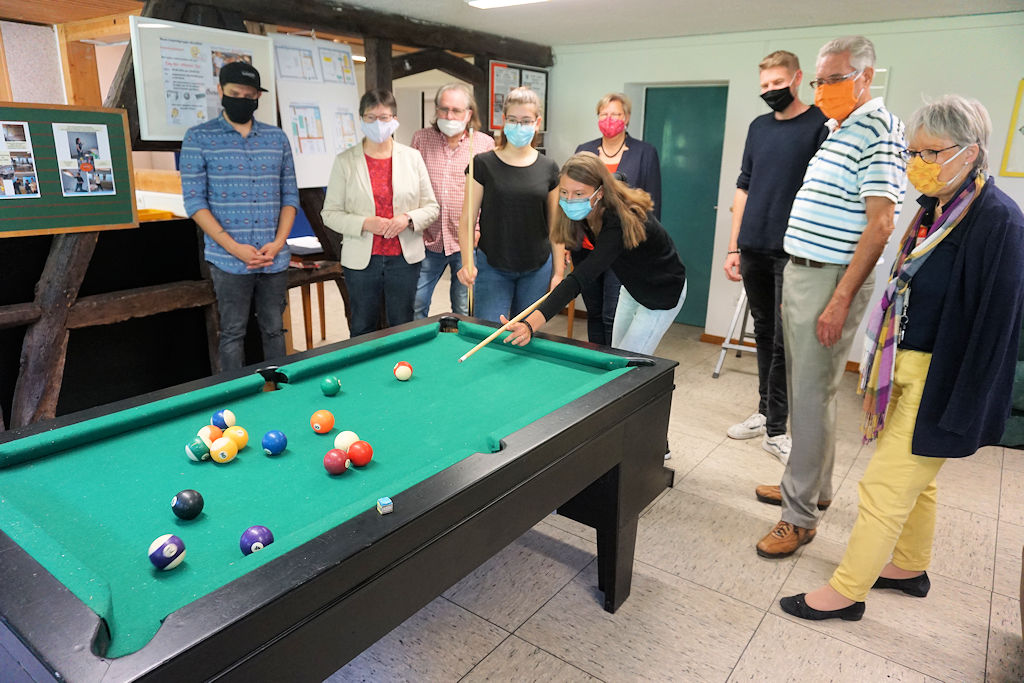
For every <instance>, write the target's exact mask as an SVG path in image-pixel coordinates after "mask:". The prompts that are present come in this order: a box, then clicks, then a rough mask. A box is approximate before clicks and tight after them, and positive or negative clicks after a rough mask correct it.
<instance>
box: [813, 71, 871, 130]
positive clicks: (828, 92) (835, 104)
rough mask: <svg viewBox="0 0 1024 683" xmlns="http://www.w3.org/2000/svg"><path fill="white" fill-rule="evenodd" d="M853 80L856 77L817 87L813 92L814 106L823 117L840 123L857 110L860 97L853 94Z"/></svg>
mask: <svg viewBox="0 0 1024 683" xmlns="http://www.w3.org/2000/svg"><path fill="white" fill-rule="evenodd" d="M855 80H857V78H856V77H854V78H851V79H848V80H845V81H841V82H839V83H828V84H822V85H819V86H818V87H817V88H815V90H814V104H816V105H818V109H820V110H821V111H822V113H823V114H825V116H827V117H829V118H830V119H835V120H836V121H838V122H839V123H842V122H843V121H845V120H846V117H847V116H849V115H850V114H851V113H852V112H853V110H854V109H856V108H857V100H858V99H859V97H860V95H855V94H854V93H853V82H854V81H855ZM862 92H863V91H862Z"/></svg>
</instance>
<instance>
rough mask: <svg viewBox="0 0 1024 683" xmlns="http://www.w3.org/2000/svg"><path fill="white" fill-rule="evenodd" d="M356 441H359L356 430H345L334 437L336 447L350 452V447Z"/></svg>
mask: <svg viewBox="0 0 1024 683" xmlns="http://www.w3.org/2000/svg"><path fill="white" fill-rule="evenodd" d="M356 441H359V436H358V435H357V434H356V433H355V432H350V431H344V432H341V433H340V434H338V435H337V436H336V437H334V447H335V448H340V449H341V450H343V451H345V452H346V453H348V447H349V446H351V445H352V444H354V443H355V442H356Z"/></svg>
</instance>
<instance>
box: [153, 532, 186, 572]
mask: <svg viewBox="0 0 1024 683" xmlns="http://www.w3.org/2000/svg"><path fill="white" fill-rule="evenodd" d="M184 559H185V542H184V541H182V540H181V539H180V538H178V537H177V536H175V535H174V534H164V535H163V536H161V537H160V538H158V539H156V540H155V541H153V542H152V543H150V544H149V561H150V562H152V563H153V566H154V567H156V568H157V569H161V570H164V571H167V570H170V569H174V568H175V567H177V566H178V565H179V564H181V561H182V560H184Z"/></svg>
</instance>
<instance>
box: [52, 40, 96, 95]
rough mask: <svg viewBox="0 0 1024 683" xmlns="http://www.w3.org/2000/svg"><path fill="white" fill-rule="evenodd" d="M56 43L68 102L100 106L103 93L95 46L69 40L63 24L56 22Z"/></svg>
mask: <svg viewBox="0 0 1024 683" xmlns="http://www.w3.org/2000/svg"><path fill="white" fill-rule="evenodd" d="M57 43H58V45H59V46H60V61H61V66H62V68H63V70H64V89H65V91H66V92H67V99H68V104H73V105H78V106H88V107H98V106H100V105H101V104H102V102H103V95H101V94H100V75H99V71H98V70H97V69H96V48H95V47H93V46H92V45H90V44H88V43H82V42H80V41H77V40H69V39H68V31H67V29H66V28H65V26H64V25H63V24H57Z"/></svg>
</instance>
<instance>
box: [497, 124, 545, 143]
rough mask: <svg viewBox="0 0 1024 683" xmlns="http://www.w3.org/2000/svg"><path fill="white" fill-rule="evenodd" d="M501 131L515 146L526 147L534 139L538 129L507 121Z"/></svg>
mask: <svg viewBox="0 0 1024 683" xmlns="http://www.w3.org/2000/svg"><path fill="white" fill-rule="evenodd" d="M501 132H502V134H503V135H504V136H505V139H506V140H508V141H509V144H511V145H512V146H513V147H526V146H527V145H528V144H530V141H531V140H533V134H534V133H536V132H537V130H536V129H535V128H534V127H533V126H525V125H523V124H521V123H506V124H505V127H504V128H502V129H501Z"/></svg>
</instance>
